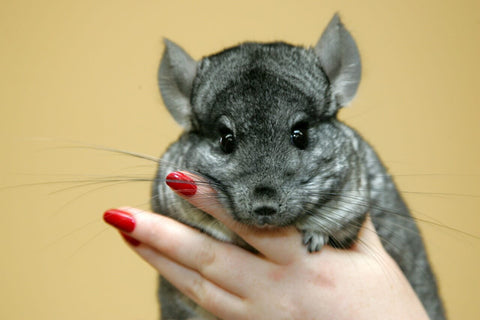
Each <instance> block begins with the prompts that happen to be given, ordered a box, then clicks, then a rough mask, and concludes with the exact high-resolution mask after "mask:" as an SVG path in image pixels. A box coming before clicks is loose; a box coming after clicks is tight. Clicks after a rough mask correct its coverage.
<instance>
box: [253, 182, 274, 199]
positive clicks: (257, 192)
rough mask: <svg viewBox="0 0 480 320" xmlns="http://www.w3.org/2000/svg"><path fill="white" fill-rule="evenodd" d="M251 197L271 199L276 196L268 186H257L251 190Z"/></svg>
mask: <svg viewBox="0 0 480 320" xmlns="http://www.w3.org/2000/svg"><path fill="white" fill-rule="evenodd" d="M253 195H254V196H255V197H258V198H267V199H272V198H274V197H275V196H276V195H277V192H276V191H275V189H273V188H271V187H269V186H266V185H258V186H256V187H255V189H253Z"/></svg>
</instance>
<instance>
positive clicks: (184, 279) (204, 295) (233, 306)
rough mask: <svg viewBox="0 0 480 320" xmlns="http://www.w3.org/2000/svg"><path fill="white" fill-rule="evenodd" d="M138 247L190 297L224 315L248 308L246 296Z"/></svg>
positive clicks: (140, 253) (138, 251)
mask: <svg viewBox="0 0 480 320" xmlns="http://www.w3.org/2000/svg"><path fill="white" fill-rule="evenodd" d="M135 251H136V252H137V253H138V254H139V255H140V256H141V257H142V258H143V259H145V260H146V261H147V262H148V263H149V264H150V265H152V266H153V267H154V268H155V269H156V270H158V271H159V272H160V274H161V275H162V276H163V277H164V278H165V279H166V280H168V281H169V282H170V283H171V284H172V285H174V286H175V287H176V288H177V289H178V290H180V291H181V292H182V293H183V294H185V295H186V296H187V297H189V298H190V299H192V300H193V301H195V302H196V303H197V304H198V305H200V306H201V307H203V308H204V309H206V310H208V311H210V312H212V313H213V314H215V315H216V316H218V317H220V318H221V319H237V318H239V315H240V314H242V313H243V311H244V310H245V303H244V300H243V299H242V298H240V297H238V296H236V295H234V294H232V293H230V292H228V291H227V290H225V289H223V288H222V287H219V286H217V285H215V284H214V283H212V282H210V281H209V280H207V279H205V278H204V277H203V276H202V275H201V274H200V273H198V272H196V271H194V270H191V269H189V268H186V267H184V266H182V265H180V264H178V263H176V262H175V261H172V260H170V259H168V258H166V257H165V256H163V255H161V254H159V252H158V251H156V250H155V249H153V248H151V247H149V246H147V245H141V246H138V247H136V248H135Z"/></svg>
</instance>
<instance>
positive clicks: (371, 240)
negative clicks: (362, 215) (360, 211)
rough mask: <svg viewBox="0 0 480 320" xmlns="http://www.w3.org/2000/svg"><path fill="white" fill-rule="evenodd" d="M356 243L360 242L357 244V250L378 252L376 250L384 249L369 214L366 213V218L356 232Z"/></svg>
mask: <svg viewBox="0 0 480 320" xmlns="http://www.w3.org/2000/svg"><path fill="white" fill-rule="evenodd" d="M357 243H358V244H360V245H359V246H357V249H358V251H362V252H365V251H366V250H368V251H371V250H376V251H377V252H378V250H382V251H383V250H384V249H383V245H382V242H381V241H380V238H379V237H378V234H377V230H376V229H375V226H374V225H373V222H372V218H371V217H370V214H367V218H366V219H365V222H364V223H363V226H362V228H361V229H360V232H359V233H358V241H357Z"/></svg>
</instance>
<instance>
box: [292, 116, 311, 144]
mask: <svg viewBox="0 0 480 320" xmlns="http://www.w3.org/2000/svg"><path fill="white" fill-rule="evenodd" d="M290 141H291V142H292V144H293V145H294V146H295V147H297V148H298V149H300V150H305V149H306V148H307V146H308V125H307V123H305V122H300V123H298V124H296V125H295V126H294V127H293V128H292V133H291V134H290Z"/></svg>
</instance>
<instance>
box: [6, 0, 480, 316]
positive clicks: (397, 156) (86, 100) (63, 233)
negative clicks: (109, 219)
mask: <svg viewBox="0 0 480 320" xmlns="http://www.w3.org/2000/svg"><path fill="white" fill-rule="evenodd" d="M335 11H339V12H340V13H341V15H342V17H343V21H344V22H345V24H346V25H347V27H348V28H349V29H350V30H351V31H352V33H353V35H354V36H355V38H356V39H357V41H358V43H359V47H360V51H361V55H362V61H363V66H364V69H363V70H364V73H363V79H362V84H361V86H360V90H359V94H358V96H357V98H356V100H355V101H354V103H353V105H352V107H350V108H349V109H346V110H344V111H342V113H341V117H342V118H343V119H345V120H346V121H347V122H348V123H350V124H351V125H353V126H354V127H356V128H358V129H359V131H360V132H362V133H363V134H364V136H365V137H366V138H367V139H368V140H369V141H370V142H371V143H372V144H373V145H374V146H376V148H377V150H378V151H379V153H380V154H381V155H382V157H383V159H384V160H385V162H386V164H387V165H388V166H389V168H390V169H391V171H392V172H393V173H394V174H396V175H397V182H398V184H399V186H400V188H401V189H402V190H403V191H404V192H405V193H404V194H405V196H406V198H407V200H408V202H409V204H410V206H411V207H412V209H413V211H414V212H415V214H416V216H417V217H418V218H419V219H420V220H422V221H425V222H421V223H420V226H421V228H422V230H423V231H424V234H425V237H426V241H427V244H428V248H429V251H430V256H431V258H432V261H433V264H434V268H435V270H436V272H437V274H438V276H439V280H440V284H441V288H442V292H443V296H444V299H445V303H446V306H447V308H448V311H449V314H450V316H451V319H480V304H479V300H478V299H479V296H480V275H479V274H478V266H479V262H480V240H479V239H478V238H474V237H471V236H468V235H465V234H464V232H466V233H469V234H473V235H477V236H480V215H479V208H480V188H479V187H480V165H479V163H480V151H479V140H480V126H479V124H480V123H479V119H480V103H479V102H480V101H479V100H480V99H479V91H480V87H479V83H480V82H479V75H480V63H479V57H480V36H479V34H480V2H479V1H478V0H472V1H468V0H461V1H460V0H455V1H453V0H448V1H418V0H406V1H380V0H378V1H373V0H372V1H258V0H255V1H253V0H252V1H250V0H248V1H247V0H244V1H235V2H234V1H133V0H131V1H128V0H116V1H107V0H84V1H64V0H50V1H34V0H31V1H26V0H21V1H19V0H15V1H14V0H2V1H1V2H0V41H1V44H0V57H1V59H0V107H1V116H0V139H1V142H0V143H1V150H2V153H1V154H2V155H1V157H0V168H1V169H0V185H1V186H3V187H7V186H8V187H7V188H2V189H0V212H1V218H2V222H1V225H2V231H1V233H0V252H1V257H2V258H1V263H0V318H1V319H154V318H156V317H157V312H158V311H157V305H156V301H155V295H154V291H155V287H156V277H155V273H154V272H153V271H152V270H151V269H150V267H148V266H147V265H146V264H145V263H143V262H142V261H140V260H139V259H138V258H137V257H136V256H135V255H134V254H133V253H132V252H130V251H129V249H128V248H127V247H126V246H125V245H123V243H122V242H121V240H120V238H119V236H118V235H117V234H116V232H114V231H113V230H112V229H110V228H108V227H107V226H105V225H104V223H103V222H102V220H101V214H102V212H103V210H105V209H107V208H110V207H116V206H119V205H132V206H141V207H144V208H148V200H149V183H148V182H129V183H124V184H119V183H117V184H115V185H113V183H112V184H109V183H106V182H102V180H101V179H102V177H105V176H126V175H128V176H130V177H137V178H149V177H151V176H152V175H153V172H154V166H153V164H152V163H150V162H148V161H142V160H139V159H130V158H128V157H124V156H120V155H115V154H111V153H108V152H101V151H95V150H91V149H85V148H78V147H79V146H82V145H85V144H95V145H102V146H107V147H112V148H119V149H125V150H129V151H135V152H140V153H145V154H150V155H154V156H157V155H159V154H160V153H161V152H162V150H164V149H165V147H166V146H167V145H168V143H169V142H171V141H173V140H174V139H175V138H176V137H177V136H178V134H179V132H180V130H179V128H178V127H177V126H176V124H175V123H174V122H173V121H172V120H171V119H170V117H169V115H168V114H167V113H166V111H165V110H164V107H163V106H162V102H161V99H160V95H159V94H158V91H157V87H156V78H155V73H156V68H157V65H158V61H159V58H160V55H161V52H162V49H163V45H162V41H161V39H162V37H169V38H171V39H174V40H175V41H176V42H178V43H180V44H181V45H182V46H183V47H185V48H186V49H187V50H188V51H189V52H190V53H191V54H192V55H193V56H194V57H195V58H200V57H201V56H202V55H206V54H209V53H212V52H214V51H218V50H220V49H221V48H223V47H225V46H230V45H233V44H236V43H239V42H241V41H244V40H262V41H270V40H279V39H281V40H286V41H288V42H292V43H296V44H302V45H313V44H314V43H315V42H316V40H317V38H318V36H319V35H320V33H321V31H322V30H323V28H324V26H325V25H326V23H327V22H328V21H329V19H330V18H331V16H332V14H333V13H334V12H335ZM77 142H80V143H77ZM62 181H64V182H63V183H61V182H62ZM66 181H70V182H66ZM73 181H77V182H73ZM45 182H47V183H45ZM91 182H97V183H95V184H92V183H91ZM28 183H44V184H39V185H37V184H35V185H32V186H26V185H25V184H28ZM15 185H21V186H19V187H12V186H15Z"/></svg>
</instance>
